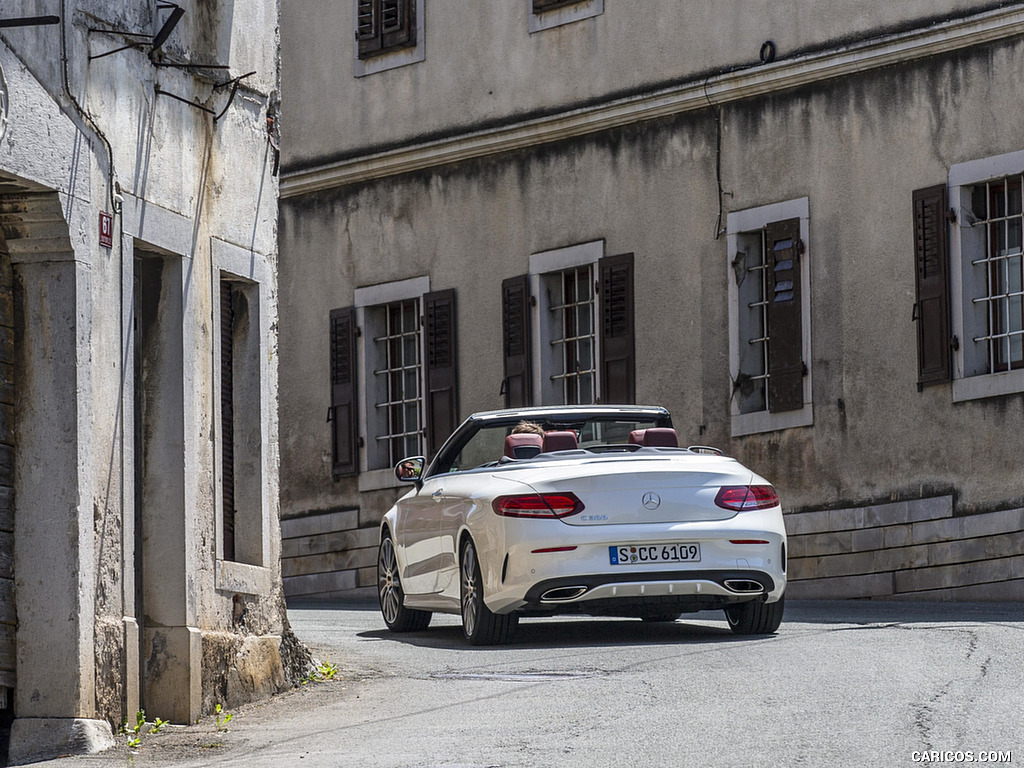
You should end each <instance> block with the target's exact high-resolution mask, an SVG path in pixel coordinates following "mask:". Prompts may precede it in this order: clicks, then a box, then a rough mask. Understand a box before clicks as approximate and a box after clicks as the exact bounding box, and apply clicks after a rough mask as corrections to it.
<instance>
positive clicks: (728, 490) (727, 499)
mask: <svg viewBox="0 0 1024 768" xmlns="http://www.w3.org/2000/svg"><path fill="white" fill-rule="evenodd" d="M778 503H779V494H777V493H776V492H775V489H774V488H772V487H771V486H770V485H726V486H724V487H722V488H719V489H718V495H717V496H715V504H717V505H718V506H719V507H721V508H722V509H731V510H734V511H736V512H744V511H746V510H750V509H768V508H769V507H774V506H778Z"/></svg>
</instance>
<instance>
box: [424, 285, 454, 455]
mask: <svg viewBox="0 0 1024 768" xmlns="http://www.w3.org/2000/svg"><path fill="white" fill-rule="evenodd" d="M423 316H424V333H425V334H426V351H427V353H426V365H425V366H424V378H425V379H426V389H427V453H428V454H429V455H430V456H433V455H434V454H435V453H437V450H438V449H439V448H440V447H441V445H442V444H443V443H444V441H445V440H447V439H448V436H449V435H450V434H451V433H452V432H454V431H455V427H457V426H458V423H457V419H458V414H459V398H458V366H457V362H458V352H457V345H456V341H457V337H456V314H455V291H454V289H449V290H446V291H437V292H436V293H428V294H427V295H426V296H424V297H423Z"/></svg>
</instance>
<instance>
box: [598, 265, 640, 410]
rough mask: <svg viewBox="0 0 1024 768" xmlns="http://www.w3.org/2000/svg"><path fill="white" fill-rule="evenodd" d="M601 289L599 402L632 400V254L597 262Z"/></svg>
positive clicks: (633, 400)
mask: <svg viewBox="0 0 1024 768" xmlns="http://www.w3.org/2000/svg"><path fill="white" fill-rule="evenodd" d="M598 269H599V271H600V286H601V371H600V373H601V402H604V403H617V404H622V403H626V404H628V403H634V402H635V401H636V362H635V360H636V354H635V349H634V347H635V340H634V337H635V335H636V334H635V331H634V322H633V317H634V312H633V254H632V253H624V254H622V255H620V256H607V257H605V258H603V259H601V260H600V262H598Z"/></svg>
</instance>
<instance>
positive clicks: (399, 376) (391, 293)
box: [328, 277, 458, 490]
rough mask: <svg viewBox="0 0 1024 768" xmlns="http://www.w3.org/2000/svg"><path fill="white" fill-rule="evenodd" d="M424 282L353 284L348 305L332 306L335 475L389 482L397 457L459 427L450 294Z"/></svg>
mask: <svg viewBox="0 0 1024 768" xmlns="http://www.w3.org/2000/svg"><path fill="white" fill-rule="evenodd" d="M429 288H430V280H429V278H426V277H421V278H413V279H411V280H402V281H398V282H395V283H385V284H382V285H377V286H370V287H366V288H359V289H357V290H356V305H355V306H354V307H348V308H345V309H337V310H334V311H332V312H331V316H330V340H329V341H330V343H329V348H330V375H331V403H330V409H329V412H328V413H329V416H328V418H329V421H330V422H331V444H332V455H333V474H334V475H335V476H342V475H349V474H356V473H359V472H373V471H375V470H384V471H383V472H381V474H380V476H379V477H378V478H377V480H376V481H374V480H373V479H370V480H367V481H366V486H367V487H366V488H364V490H368V489H369V488H370V487H372V486H373V484H374V483H375V482H377V483H380V484H382V485H380V487H384V486H387V485H391V484H393V483H394V477H393V475H392V474H391V468H392V467H394V466H395V464H397V463H398V461H399V460H400V459H402V458H404V457H406V456H416V455H421V454H428V455H431V454H433V453H434V452H436V451H437V449H438V448H439V447H440V446H441V444H442V443H443V442H444V440H445V439H447V437H448V436H449V435H450V434H451V433H452V432H453V431H454V429H455V427H456V426H458V421H457V420H458V407H457V381H456V362H457V354H456V336H455V320H456V317H455V292H454V291H453V290H446V291H436V292H433V293H431V292H430V291H429ZM360 398H361V399H360ZM358 415H361V416H362V418H361V419H360V418H359V417H358ZM361 447H362V449H363V451H362V454H363V455H362V456H361V455H360V448H361ZM363 485H364V484H363V482H362V481H361V487H363Z"/></svg>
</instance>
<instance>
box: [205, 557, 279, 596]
mask: <svg viewBox="0 0 1024 768" xmlns="http://www.w3.org/2000/svg"><path fill="white" fill-rule="evenodd" d="M272 575H273V574H272V573H271V571H270V569H269V568H264V567H263V566H260V565H249V564H248V563H236V562H234V561H233V560H218V561H217V570H216V575H215V582H214V583H215V586H216V588H217V590H218V591H220V592H241V593H242V594H245V595H269V594H270V593H271V591H272V587H273V578H272Z"/></svg>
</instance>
